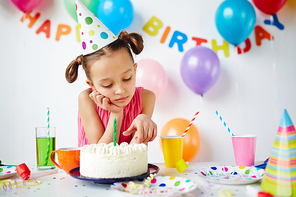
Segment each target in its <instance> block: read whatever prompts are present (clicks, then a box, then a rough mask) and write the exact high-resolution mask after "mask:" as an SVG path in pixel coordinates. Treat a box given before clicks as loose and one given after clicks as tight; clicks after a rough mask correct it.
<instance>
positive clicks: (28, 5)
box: [10, 0, 42, 13]
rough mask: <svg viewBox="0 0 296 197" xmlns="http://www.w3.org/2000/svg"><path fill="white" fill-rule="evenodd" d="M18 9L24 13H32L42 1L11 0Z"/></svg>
mask: <svg viewBox="0 0 296 197" xmlns="http://www.w3.org/2000/svg"><path fill="white" fill-rule="evenodd" d="M10 1H11V2H12V3H13V4H14V5H15V6H16V7H17V8H18V9H20V10H21V11H23V12H25V13H26V12H31V11H32V10H33V9H34V8H36V7H37V6H38V5H39V4H40V3H41V1H42V0H10Z"/></svg>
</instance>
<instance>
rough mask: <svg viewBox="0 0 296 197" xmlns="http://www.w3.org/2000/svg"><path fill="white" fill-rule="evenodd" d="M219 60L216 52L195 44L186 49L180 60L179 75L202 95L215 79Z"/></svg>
mask: <svg viewBox="0 0 296 197" xmlns="http://www.w3.org/2000/svg"><path fill="white" fill-rule="evenodd" d="M219 74H220V62H219V59H218V57H217V55H216V53H215V52H214V51H213V50H211V49H209V48H206V47H202V46H196V47H194V48H192V49H190V50H189V51H187V52H186V53H185V55H184V57H183V59H182V61H181V76H182V79H183V81H184V82H185V84H186V85H187V86H188V87H189V88H190V89H191V90H192V91H193V92H195V93H196V94H200V95H203V94H204V93H205V92H206V91H208V90H209V89H210V88H211V87H212V86H213V85H214V84H215V82H216V81H217V79H218V77H219Z"/></svg>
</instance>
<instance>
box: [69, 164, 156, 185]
mask: <svg viewBox="0 0 296 197" xmlns="http://www.w3.org/2000/svg"><path fill="white" fill-rule="evenodd" d="M158 171H159V167H158V166H156V165H154V164H150V163H149V164H148V170H147V172H146V173H144V174H141V175H138V176H132V177H122V178H112V179H99V178H88V177H84V176H81V175H80V167H77V168H73V169H72V170H70V172H69V175H70V176H72V177H73V178H75V179H79V180H83V181H91V182H93V183H95V184H112V183H116V182H123V181H132V180H137V181H143V180H144V179H145V178H146V177H148V176H150V174H156V173H157V172H158Z"/></svg>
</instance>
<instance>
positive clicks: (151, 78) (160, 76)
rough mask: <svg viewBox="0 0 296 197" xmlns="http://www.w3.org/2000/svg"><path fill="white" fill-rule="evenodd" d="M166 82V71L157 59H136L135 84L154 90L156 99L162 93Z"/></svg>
mask: <svg viewBox="0 0 296 197" xmlns="http://www.w3.org/2000/svg"><path fill="white" fill-rule="evenodd" d="M167 82H168V79H167V75H166V72H165V70H164V69H163V67H162V66H161V65H160V64H159V63H158V62H157V61H155V60H152V59H143V60H140V61H138V67H137V74H136V84H137V86H141V87H144V88H146V89H148V90H151V91H152V92H154V94H155V96H156V100H158V99H159V98H160V97H161V95H162V94H163V92H164V90H165V88H166V86H167Z"/></svg>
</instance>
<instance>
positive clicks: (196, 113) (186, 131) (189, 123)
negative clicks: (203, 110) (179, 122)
mask: <svg viewBox="0 0 296 197" xmlns="http://www.w3.org/2000/svg"><path fill="white" fill-rule="evenodd" d="M198 113H199V111H198V112H196V113H195V115H194V117H193V118H192V120H191V121H190V123H189V125H188V127H187V128H186V129H185V131H184V133H183V135H182V137H185V135H186V133H187V131H188V130H189V128H190V127H191V125H192V123H193V121H194V120H195V118H196V116H197V114H198Z"/></svg>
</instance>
